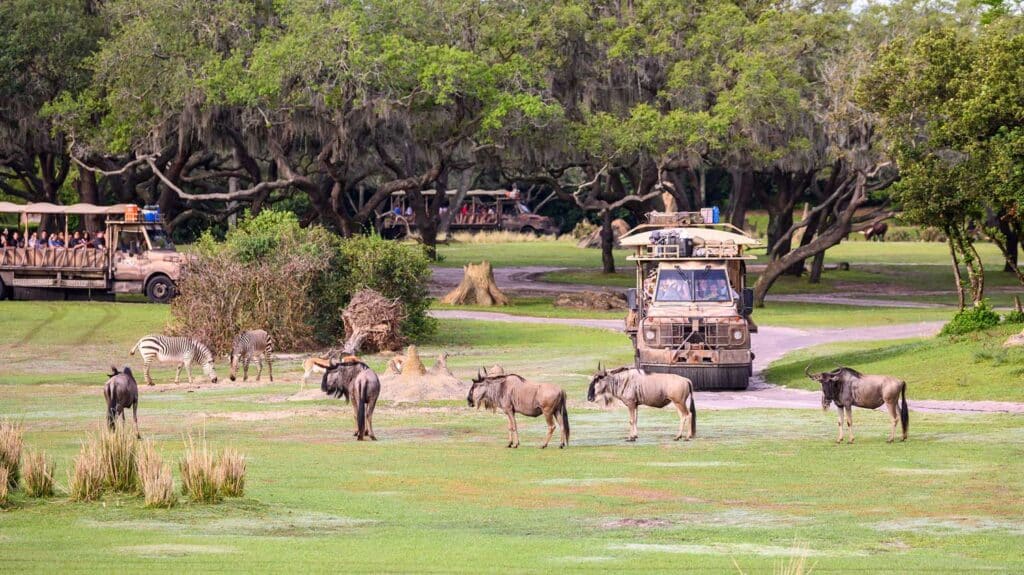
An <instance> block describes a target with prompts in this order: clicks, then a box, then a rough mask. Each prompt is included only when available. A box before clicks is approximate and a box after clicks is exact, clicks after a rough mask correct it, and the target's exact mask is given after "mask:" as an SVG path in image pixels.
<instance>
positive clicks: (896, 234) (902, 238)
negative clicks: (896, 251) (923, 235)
mask: <svg viewBox="0 0 1024 575" xmlns="http://www.w3.org/2000/svg"><path fill="white" fill-rule="evenodd" d="M918 237H920V236H918V235H917V234H914V232H913V230H909V229H906V228H896V229H893V230H889V233H888V234H886V235H885V241H887V242H912V241H914V240H916V239H917V238H918Z"/></svg>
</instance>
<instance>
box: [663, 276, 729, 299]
mask: <svg viewBox="0 0 1024 575" xmlns="http://www.w3.org/2000/svg"><path fill="white" fill-rule="evenodd" d="M732 300H733V293H732V289H730V287H729V279H728V278H727V277H726V275H725V270H683V269H678V268H677V269H672V270H661V271H660V272H659V273H658V289H657V290H656V291H655V296H654V301H657V302H731V301H732Z"/></svg>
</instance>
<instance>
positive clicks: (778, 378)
mask: <svg viewBox="0 0 1024 575" xmlns="http://www.w3.org/2000/svg"><path fill="white" fill-rule="evenodd" d="M1021 327H1022V326H1021V325H1020V324H1015V325H1005V326H1000V327H998V328H993V329H991V330H988V331H984V332H979V333H972V334H967V335H964V336H958V337H956V338H952V339H951V338H946V337H937V338H928V339H910V340H902V341H897V342H893V341H885V342H875V343H872V342H857V343H841V344H829V345H823V346H818V347H813V348H810V349H804V350H799V351H795V352H793V353H790V354H789V355H787V356H786V357H784V358H782V359H781V360H779V361H777V362H775V363H774V364H772V366H771V367H770V368H769V369H768V370H767V372H766V373H765V377H766V378H767V379H768V381H770V382H772V383H776V384H780V385H787V386H790V387H799V388H803V389H818V387H817V384H816V383H814V382H812V381H810V380H809V379H807V378H806V377H805V376H804V373H803V370H804V367H805V366H807V365H808V364H810V365H811V370H812V371H815V370H816V371H825V370H830V369H833V368H834V367H835V366H836V365H850V366H853V367H856V368H857V369H858V370H860V371H862V372H865V373H887V374H899V376H900V377H901V378H903V379H905V380H906V381H907V383H908V385H909V390H910V391H909V392H908V393H910V394H911V395H912V396H916V397H918V398H928V399H961V400H997V401H1024V349H1022V348H1009V349H1004V348H1003V347H1002V343H1003V341H1005V340H1006V338H1007V337H1009V336H1010V335H1011V334H1014V333H1017V332H1019V331H1020V330H1021Z"/></svg>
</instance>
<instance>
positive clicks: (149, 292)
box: [146, 276, 177, 303]
mask: <svg viewBox="0 0 1024 575" xmlns="http://www.w3.org/2000/svg"><path fill="white" fill-rule="evenodd" d="M176 291H177V290H176V289H175V287H174V282H172V281H171V278H169V277H167V276H156V277H155V278H153V279H151V280H149V283H147V284H146V297H147V298H149V301H151V302H153V303H167V302H169V301H171V299H173V298H174V296H175V295H176Z"/></svg>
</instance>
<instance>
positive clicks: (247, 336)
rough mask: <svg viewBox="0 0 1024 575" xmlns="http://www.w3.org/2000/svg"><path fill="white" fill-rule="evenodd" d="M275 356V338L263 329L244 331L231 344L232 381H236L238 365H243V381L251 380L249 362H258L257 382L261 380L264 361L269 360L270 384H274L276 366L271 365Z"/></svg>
mask: <svg viewBox="0 0 1024 575" xmlns="http://www.w3.org/2000/svg"><path fill="white" fill-rule="evenodd" d="M273 354H274V338H272V337H270V334H269V333H267V332H265V331H263V330H262V329H250V330H249V331H243V332H242V333H240V334H238V336H237V337H235V341H234V343H233V344H231V375H230V376H229V377H230V379H231V381H235V374H237V373H238V363H239V362H241V363H242V381H246V380H248V379H249V362H250V361H252V360H254V359H255V360H256V364H257V365H258V366H259V371H257V372H256V381H259V380H260V375H262V374H263V360H264V359H266V360H267V371H269V372H270V382H271V383H273V382H274V366H273V365H271V358H272V357H273Z"/></svg>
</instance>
